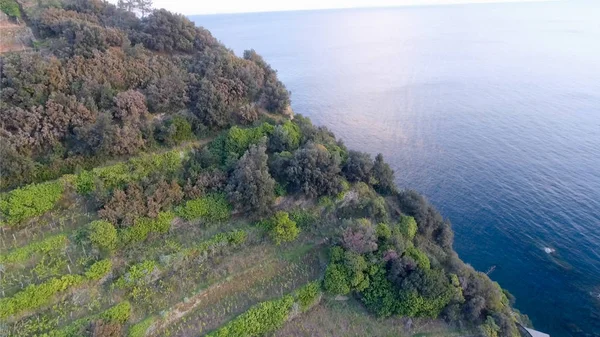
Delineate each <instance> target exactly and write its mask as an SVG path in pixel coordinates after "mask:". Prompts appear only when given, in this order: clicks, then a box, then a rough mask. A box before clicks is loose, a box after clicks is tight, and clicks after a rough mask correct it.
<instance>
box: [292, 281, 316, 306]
mask: <svg viewBox="0 0 600 337" xmlns="http://www.w3.org/2000/svg"><path fill="white" fill-rule="evenodd" d="M320 294H321V282H319V281H314V282H310V283H308V284H307V285H305V286H303V287H302V288H300V289H298V290H297V291H296V296H295V297H296V300H297V301H298V304H299V305H300V310H301V311H302V312H305V311H306V310H308V309H310V308H311V307H312V306H313V305H314V304H315V302H316V301H317V299H318V298H319V295H320Z"/></svg>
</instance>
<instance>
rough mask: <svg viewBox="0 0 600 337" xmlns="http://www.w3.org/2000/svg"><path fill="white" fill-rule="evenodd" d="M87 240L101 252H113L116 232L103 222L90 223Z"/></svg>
mask: <svg viewBox="0 0 600 337" xmlns="http://www.w3.org/2000/svg"><path fill="white" fill-rule="evenodd" d="M89 239H90V241H91V242H92V244H93V245H95V246H96V247H98V248H100V249H103V250H107V251H113V250H115V249H116V248H117V240H118V238H117V230H116V229H115V226H113V225H112V224H111V223H110V222H108V221H105V220H96V221H93V222H92V223H90V228H89Z"/></svg>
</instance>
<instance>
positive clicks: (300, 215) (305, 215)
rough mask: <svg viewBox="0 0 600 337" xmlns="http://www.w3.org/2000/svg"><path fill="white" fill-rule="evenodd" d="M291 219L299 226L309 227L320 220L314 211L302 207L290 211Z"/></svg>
mask: <svg viewBox="0 0 600 337" xmlns="http://www.w3.org/2000/svg"><path fill="white" fill-rule="evenodd" d="M290 219H292V221H295V222H296V225H297V226H298V227H299V228H307V227H309V226H312V225H314V224H316V223H317V222H318V221H319V218H318V217H317V215H316V214H315V213H314V212H312V211H310V210H307V209H302V208H296V209H294V210H292V211H290Z"/></svg>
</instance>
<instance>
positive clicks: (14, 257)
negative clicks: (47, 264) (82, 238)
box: [0, 234, 69, 264]
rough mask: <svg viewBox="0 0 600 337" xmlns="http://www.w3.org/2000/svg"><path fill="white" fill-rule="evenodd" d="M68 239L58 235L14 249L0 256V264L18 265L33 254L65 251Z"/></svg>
mask: <svg viewBox="0 0 600 337" xmlns="http://www.w3.org/2000/svg"><path fill="white" fill-rule="evenodd" d="M68 243H69V239H67V236H66V235H63V234H60V235H55V236H50V237H47V238H45V239H43V240H40V241H37V242H32V243H30V244H28V245H27V246H23V247H19V248H15V249H13V250H11V251H10V252H8V253H6V254H1V255H0V264H10V263H20V262H25V261H27V260H29V259H30V258H31V257H32V256H33V255H34V254H40V255H46V254H48V253H49V252H50V251H53V250H57V249H65V247H66V246H67V244H68Z"/></svg>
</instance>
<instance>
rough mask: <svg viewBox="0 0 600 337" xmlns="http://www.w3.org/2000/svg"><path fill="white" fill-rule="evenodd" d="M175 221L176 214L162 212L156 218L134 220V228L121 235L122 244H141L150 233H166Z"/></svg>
mask: <svg viewBox="0 0 600 337" xmlns="http://www.w3.org/2000/svg"><path fill="white" fill-rule="evenodd" d="M173 219H175V213H173V212H171V211H168V212H160V213H159V214H158V216H157V217H156V218H154V219H153V218H146V217H144V218H138V219H135V220H134V223H133V226H131V227H128V228H125V229H123V230H122V231H121V232H120V233H119V236H120V239H121V243H122V244H128V243H132V242H141V241H144V240H146V239H147V238H148V235H150V233H166V232H168V231H169V229H170V228H171V222H173Z"/></svg>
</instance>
